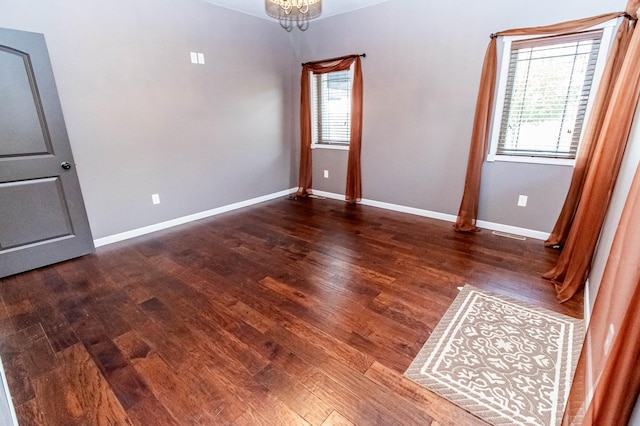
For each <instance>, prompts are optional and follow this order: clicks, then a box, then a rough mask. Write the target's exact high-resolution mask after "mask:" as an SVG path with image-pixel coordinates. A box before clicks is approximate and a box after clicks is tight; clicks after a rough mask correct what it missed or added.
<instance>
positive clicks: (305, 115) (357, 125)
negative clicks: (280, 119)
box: [297, 55, 363, 203]
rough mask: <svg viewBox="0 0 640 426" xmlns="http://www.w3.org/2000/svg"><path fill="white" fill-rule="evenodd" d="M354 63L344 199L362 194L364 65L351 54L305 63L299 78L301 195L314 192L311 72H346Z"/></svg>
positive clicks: (299, 183) (351, 199)
mask: <svg viewBox="0 0 640 426" xmlns="http://www.w3.org/2000/svg"><path fill="white" fill-rule="evenodd" d="M353 64H355V65H354V70H353V88H352V91H351V133H350V141H349V160H348V164H347V187H346V191H345V198H346V200H347V202H349V203H355V202H357V201H359V200H360V199H361V197H362V178H361V169H360V152H361V146H362V93H363V87H362V86H363V84H362V65H361V60H360V56H359V55H349V56H343V57H340V58H335V59H329V60H326V61H317V62H309V63H306V64H303V65H302V77H301V81H300V86H301V88H300V174H299V177H298V192H297V195H299V196H307V195H309V194H311V185H312V183H313V182H312V172H313V170H312V160H311V108H310V95H309V73H310V72H312V73H313V74H325V73H329V72H334V71H345V70H348V69H349V68H351V65H353Z"/></svg>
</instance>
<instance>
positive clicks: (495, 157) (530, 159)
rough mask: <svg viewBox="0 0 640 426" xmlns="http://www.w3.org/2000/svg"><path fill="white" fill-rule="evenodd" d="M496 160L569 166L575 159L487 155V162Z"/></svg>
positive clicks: (573, 163) (572, 164)
mask: <svg viewBox="0 0 640 426" xmlns="http://www.w3.org/2000/svg"><path fill="white" fill-rule="evenodd" d="M498 161H506V162H509V163H529V164H547V165H549V166H571V167H573V166H574V165H575V163H576V160H567V159H564V158H544V157H519V156H515V155H495V154H494V155H491V154H490V155H489V156H488V157H487V162H489V163H494V162H498Z"/></svg>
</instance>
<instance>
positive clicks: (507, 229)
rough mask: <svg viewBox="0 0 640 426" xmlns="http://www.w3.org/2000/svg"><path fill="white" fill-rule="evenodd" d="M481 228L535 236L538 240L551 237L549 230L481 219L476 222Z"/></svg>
mask: <svg viewBox="0 0 640 426" xmlns="http://www.w3.org/2000/svg"><path fill="white" fill-rule="evenodd" d="M476 225H478V226H479V227H480V228H485V229H490V230H492V231H502V232H507V233H509V234H516V235H522V236H524V237H529V238H534V239H536V240H542V241H544V240H546V239H547V238H549V233H548V232H542V231H536V230H534V229H527V228H519V227H517V226H511V225H503V224H501V223H494V222H487V221H484V220H479V221H477V222H476Z"/></svg>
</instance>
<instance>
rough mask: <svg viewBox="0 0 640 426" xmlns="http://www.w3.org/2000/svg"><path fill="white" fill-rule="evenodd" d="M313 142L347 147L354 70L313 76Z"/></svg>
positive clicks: (349, 131)
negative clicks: (352, 73)
mask: <svg viewBox="0 0 640 426" xmlns="http://www.w3.org/2000/svg"><path fill="white" fill-rule="evenodd" d="M312 77H313V80H312V81H313V84H311V88H312V89H311V96H312V99H311V101H312V105H313V120H314V123H313V124H314V142H315V143H319V144H338V145H348V144H349V138H350V133H351V88H352V85H353V83H352V77H351V71H350V70H346V71H335V72H331V73H326V74H312Z"/></svg>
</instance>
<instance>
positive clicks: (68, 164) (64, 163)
mask: <svg viewBox="0 0 640 426" xmlns="http://www.w3.org/2000/svg"><path fill="white" fill-rule="evenodd" d="M60 166H62V168H63V169H65V170H69V169H70V168H71V163H69V162H68V161H63V162H62V164H60Z"/></svg>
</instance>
